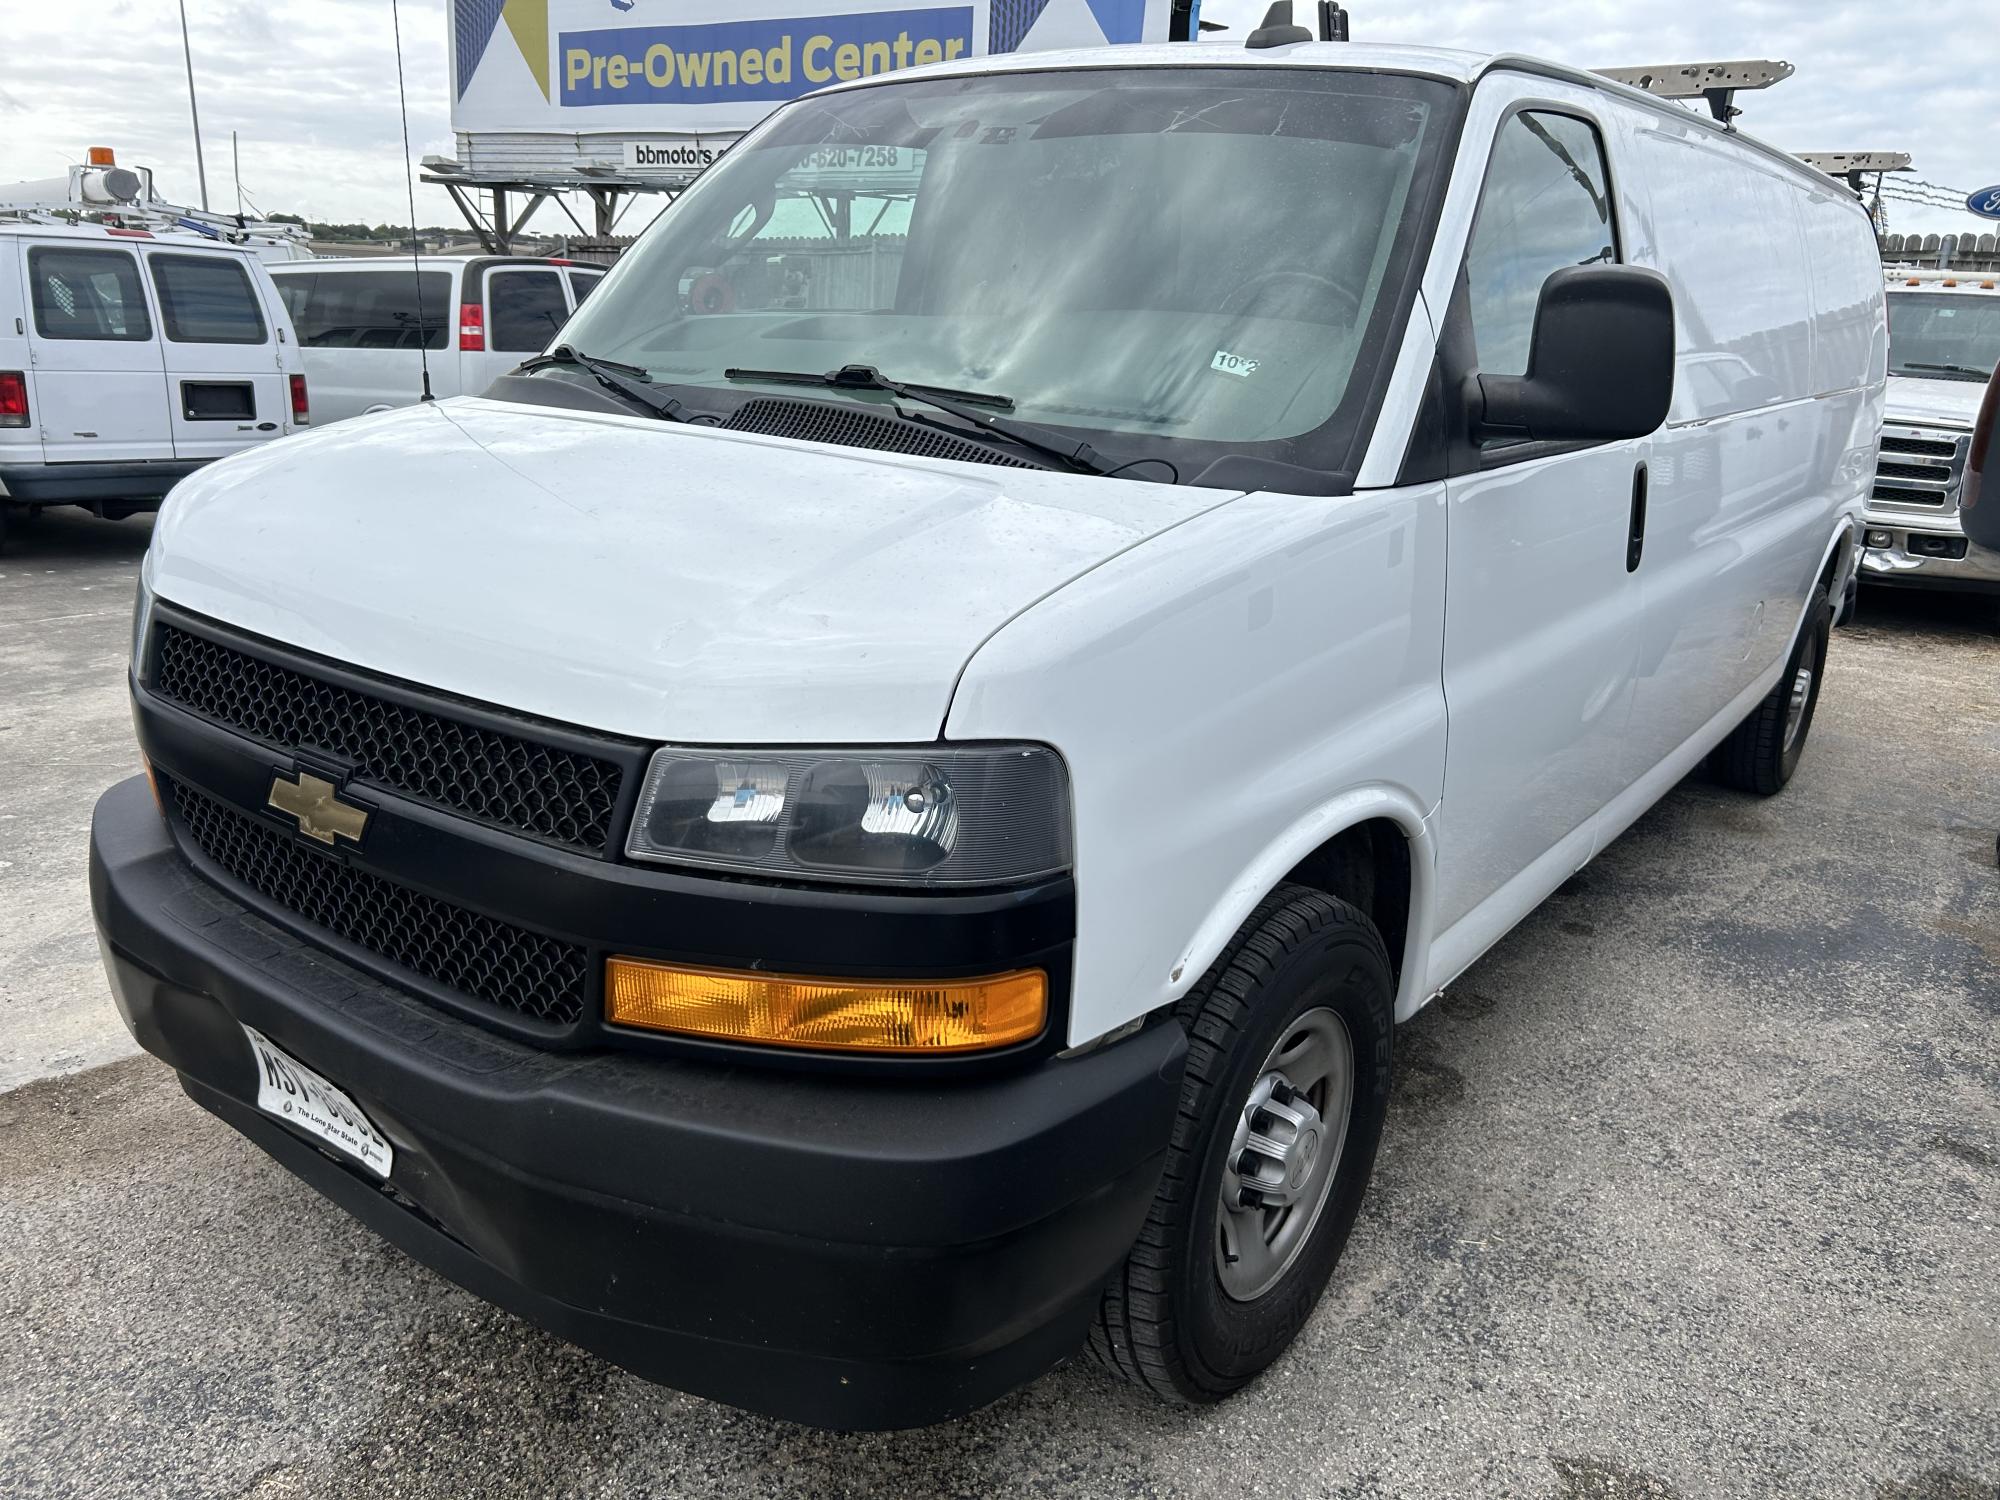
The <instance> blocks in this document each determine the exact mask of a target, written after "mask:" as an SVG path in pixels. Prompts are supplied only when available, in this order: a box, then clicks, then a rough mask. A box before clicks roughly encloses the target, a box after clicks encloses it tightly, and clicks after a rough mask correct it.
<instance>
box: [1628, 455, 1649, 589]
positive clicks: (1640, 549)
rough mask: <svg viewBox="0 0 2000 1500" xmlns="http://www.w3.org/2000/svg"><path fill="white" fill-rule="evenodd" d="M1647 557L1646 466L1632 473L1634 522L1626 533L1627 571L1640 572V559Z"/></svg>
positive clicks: (1641, 466) (1641, 465)
mask: <svg viewBox="0 0 2000 1500" xmlns="http://www.w3.org/2000/svg"><path fill="white" fill-rule="evenodd" d="M1645 555H1646V466H1645V465H1644V464H1640V465H1639V467H1638V468H1636V469H1634V470H1633V471H1632V522H1631V525H1630V527H1629V528H1628V529H1627V531H1626V533H1625V571H1626V572H1628V573H1636V572H1638V571H1639V559H1640V558H1642V557H1644V556H1645Z"/></svg>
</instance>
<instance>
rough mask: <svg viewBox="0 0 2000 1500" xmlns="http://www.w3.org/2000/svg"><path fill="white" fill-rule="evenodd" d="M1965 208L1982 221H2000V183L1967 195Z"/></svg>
mask: <svg viewBox="0 0 2000 1500" xmlns="http://www.w3.org/2000/svg"><path fill="white" fill-rule="evenodd" d="M1965 206H1966V207H1967V208H1969V209H1971V210H1972V211H1973V212H1974V213H1976V214H1978V215H1979V217H1980V218H1982V219H2000V183H1995V184H1994V185H1993V186H1992V187H1983V188H1981V189H1979V191H1978V192H1976V193H1971V194H1969V195H1967V197H1966V200H1965Z"/></svg>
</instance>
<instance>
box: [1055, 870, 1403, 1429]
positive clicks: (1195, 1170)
mask: <svg viewBox="0 0 2000 1500" xmlns="http://www.w3.org/2000/svg"><path fill="white" fill-rule="evenodd" d="M1394 1008H1395V983H1394V980H1393V978H1392V973H1391V969H1390V965H1389V955H1388V952H1387V950H1386V949H1385V948H1384V946H1383V943H1382V937H1381V934H1380V933H1379V932H1377V931H1376V929H1375V926H1374V924H1373V923H1372V922H1370V921H1369V920H1368V918H1367V917H1365V916H1364V915H1362V913H1361V912H1359V911H1358V910H1356V909H1355V908H1354V907H1352V906H1350V905H1348V904H1347V903H1346V902H1344V901H1340V900H1336V899H1335V898H1333V897H1331V896H1327V895H1324V894H1322V893H1321V892H1319V891H1315V890H1311V889H1309V888H1307V887H1305V886H1296V885H1284V886H1280V887H1278V889H1277V890H1276V891H1274V892H1273V893H1272V894H1271V895H1270V896H1268V897H1266V898H1265V900H1264V901H1263V903H1262V904H1261V905H1260V906H1259V907H1258V908H1257V910H1256V911H1254V912H1253V913H1251V915H1250V919H1249V920H1248V921H1247V922H1245V923H1244V925H1243V927H1242V928H1241V929H1240V930H1239V931H1238V933H1237V935H1236V938H1235V940H1234V941H1233V942H1232V943H1231V944H1230V946H1229V948H1228V949H1226V950H1225V951H1224V953H1223V954H1222V956H1221V957H1220V958H1219V959H1217V960H1216V962H1215V964H1214V966H1213V967H1211V968H1210V970H1209V971H1208V973H1207V975H1206V976H1204V977H1203V979H1202V981H1201V983H1200V984H1199V985H1197V986H1196V987H1195V988H1194V990H1193V991H1192V992H1191V993H1190V994H1189V996H1188V998H1187V999H1186V1000H1185V1001H1184V1002H1183V1003H1182V1005H1181V1006H1180V1009H1179V1014H1180V1019H1181V1021H1182V1023H1183V1024H1184V1025H1185V1026H1186V1027H1187V1030H1188V1061H1187V1071H1186V1073H1185V1074H1184V1075H1183V1078H1182V1083H1181V1104H1180V1112H1179V1114H1178V1116H1177V1117H1176V1119H1175V1121H1174V1134H1173V1140H1172V1143H1171V1145H1170V1146H1169V1149H1168V1153H1167V1163H1166V1167H1165V1169H1164V1171H1163V1172H1162V1174H1161V1177H1160V1186H1159V1190H1158V1193H1157V1195H1156V1196H1155V1198H1154V1200H1153V1206H1152V1209H1151V1210H1150V1211H1149V1213H1148V1214H1147V1217H1146V1224H1145V1228H1144V1229H1143V1230H1141V1231H1140V1234H1139V1239H1138V1242H1137V1243H1136V1244H1135V1245H1134V1246H1133V1248H1132V1252H1131V1254H1130V1255H1129V1256H1127V1258H1126V1260H1125V1263H1124V1264H1123V1265H1122V1266H1120V1267H1119V1268H1118V1269H1117V1270H1116V1271H1114V1272H1113V1273H1112V1275H1111V1277H1110V1279H1109V1280H1108V1281H1107V1282H1106V1283H1105V1287H1104V1292H1103V1295H1102V1299H1101V1301H1100V1303H1099V1307H1098V1316H1097V1321H1096V1323H1095V1324H1093V1325H1092V1328H1091V1336H1090V1350H1091V1355H1092V1357H1093V1358H1094V1359H1095V1360H1096V1361H1097V1362H1098V1363H1099V1364H1101V1365H1103V1366H1104V1367H1106V1368H1107V1369H1110V1370H1112V1371H1115V1372H1116V1373H1118V1374H1119V1375H1122V1376H1124V1377H1125V1378H1126V1379H1128V1380H1131V1381H1133V1382H1135V1383H1136V1384H1139V1385H1142V1386H1145V1387H1146V1388H1148V1389H1149V1390H1151V1391H1153V1392H1154V1393H1155V1394H1157V1395H1160V1396H1163V1397H1165V1398H1166V1399H1168V1400H1171V1401H1179V1402H1188V1403H1195V1402H1209V1401H1216V1400H1220V1399H1221V1398H1222V1397H1224V1396H1226V1395H1228V1394H1229V1393H1230V1392H1231V1391H1234V1390H1236V1389H1237V1388H1238V1387H1240V1386H1242V1385H1244V1384H1246V1383H1247V1382H1248V1381H1250V1380H1251V1379H1252V1378H1254V1377H1255V1376H1256V1375H1257V1374H1258V1373H1259V1372H1260V1371H1262V1370H1263V1369H1264V1367H1265V1366H1266V1365H1268V1364H1270V1363H1271V1361H1272V1360H1274V1359H1276V1358H1277V1357H1278V1355H1280V1354H1281V1353H1283V1352H1284V1350H1285V1348H1286V1346H1287V1345H1289V1344H1290V1343H1291V1341H1292V1339H1293V1338H1294V1336H1296V1335H1297V1333H1298V1331H1299V1329H1300V1328H1301V1327H1303V1326H1304V1324H1305V1321H1306V1319H1307V1317H1308V1316H1310V1315H1311V1313H1312V1310H1313V1307H1314V1306H1315V1304H1317V1303H1318V1301H1319V1297H1320V1293H1321V1291H1323V1290H1324V1289H1325V1286H1326V1283H1327V1278H1328V1277H1329V1276H1331V1275H1332V1273H1333V1267H1334V1263H1335V1262H1336V1261H1337V1260H1338V1259H1339V1258H1340V1252H1341V1250H1342V1248H1343V1247H1344V1246H1345V1245H1346V1243H1347V1236H1348V1232H1349V1231H1350V1230H1351V1229H1352V1228H1353V1225H1354V1217H1355V1214H1356V1213H1357V1212H1358V1211H1359V1210H1360V1207H1361V1197H1362V1194H1363V1192H1364V1191H1365V1190H1366V1189H1367V1186H1368V1178H1369V1175H1370V1173H1371V1172H1372V1171H1373V1169H1374V1163H1375V1148H1376V1144H1377V1143H1378V1142H1379V1140H1380V1139H1381V1134H1382V1117H1383V1114H1384V1112H1385V1111H1386V1110H1387V1108H1388V1103H1389V1063H1390V1049H1391V1034H1392V1031H1393V1018H1394Z"/></svg>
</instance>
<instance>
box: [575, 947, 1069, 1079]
mask: <svg viewBox="0 0 2000 1500" xmlns="http://www.w3.org/2000/svg"><path fill="white" fill-rule="evenodd" d="M604 980H605V982H604V996H605V998H604V1009H605V1019H606V1020H608V1021H609V1022H610V1023H611V1024H612V1025H614V1026H634V1027H640V1028H642V1029H644V1030H647V1031H666V1032H674V1033H677V1034H679V1035H682V1036H693V1037H703V1038H707V1039H709V1040H712V1041H728V1042H754V1043H761V1044H763V1045H766V1046H776V1047H814V1048H822V1049H826V1050H829V1051H849V1052H888V1053H905V1054H928V1055H936V1054H940V1053H953V1052H976V1051H983V1050H987V1049H991V1048H994V1047H1008V1046H1013V1045H1015V1044H1016V1043H1019V1042H1025V1041H1028V1040H1030V1039H1031V1038H1033V1037H1035V1036H1038V1035H1039V1034H1040V1033H1041V1030H1042V1024H1043V1021H1044V1020H1045V1019H1046V1017H1047V1014H1048V976H1047V975H1045V974H1044V973H1043V972H1042V971H1041V970H1040V969H1023V970H1017V971H1015V972H1013V973H1009V974H995V975H991V976H989V977H986V978H982V979H935V980H871V979H809V978H804V977H800V976H797V975H784V974H752V973H744V972H740V971H736V970H730V969H700V968H692V967H689V966H686V965H682V964H667V963H655V962H653V961H651V960H648V959H640V958H613V959H611V960H609V961H608V962H607V963H606V965H605V974H604Z"/></svg>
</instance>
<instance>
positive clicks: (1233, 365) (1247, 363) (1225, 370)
mask: <svg viewBox="0 0 2000 1500" xmlns="http://www.w3.org/2000/svg"><path fill="white" fill-rule="evenodd" d="M1260 363H1262V361H1260V360H1254V359H1245V358H1244V357H1243V356H1242V355H1240V354H1231V353H1230V352H1229V351H1228V350H1227V349H1218V350H1216V351H1215V358H1214V359H1213V360H1211V361H1210V362H1209V366H1208V367H1209V368H1210V369H1211V370H1214V371H1216V372H1217V373H1218V374H1222V375H1234V376H1236V377H1237V378H1238V379H1239V380H1248V379H1249V378H1250V377H1251V376H1252V375H1255V374H1256V373H1257V366H1258V365H1259V364H1260Z"/></svg>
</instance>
